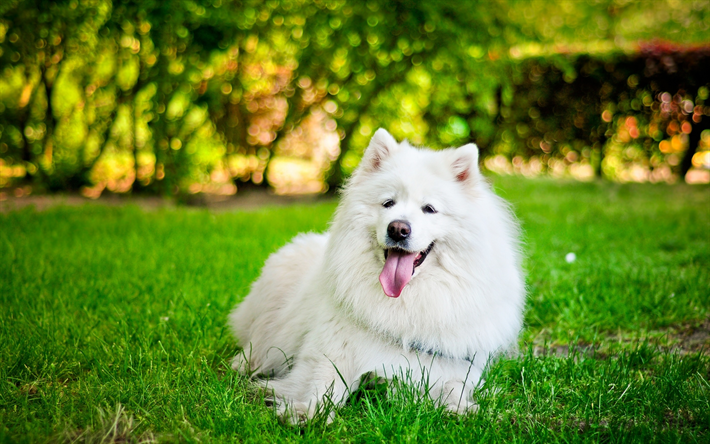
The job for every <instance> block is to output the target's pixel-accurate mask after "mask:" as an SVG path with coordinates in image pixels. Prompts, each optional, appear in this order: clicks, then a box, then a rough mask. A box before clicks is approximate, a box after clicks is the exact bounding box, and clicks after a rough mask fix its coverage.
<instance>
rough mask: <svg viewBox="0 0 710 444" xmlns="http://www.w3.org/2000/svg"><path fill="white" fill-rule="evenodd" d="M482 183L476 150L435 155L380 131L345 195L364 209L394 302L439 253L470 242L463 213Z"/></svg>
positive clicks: (382, 278)
mask: <svg viewBox="0 0 710 444" xmlns="http://www.w3.org/2000/svg"><path fill="white" fill-rule="evenodd" d="M480 181H481V177H480V173H479V170H478V148H477V147H476V145H474V144H469V145H465V146H463V147H461V148H456V149H446V150H441V151H433V150H427V149H417V148H413V147H412V146H410V145H409V144H408V143H407V142H406V141H405V142H402V143H397V141H396V140H395V139H394V138H393V137H392V136H391V135H390V134H389V133H388V132H387V131H385V130H384V129H379V130H377V132H376V133H375V135H374V136H373V138H372V140H371V142H370V145H369V146H368V148H367V150H366V151H365V154H364V156H363V159H362V162H361V163H360V165H359V166H358V168H357V170H356V171H355V173H354V174H353V177H352V180H351V181H350V183H349V185H348V187H347V189H346V191H345V193H346V195H347V197H349V198H352V199H353V201H354V203H355V204H356V205H357V206H358V207H359V208H361V209H362V211H360V212H359V215H360V216H359V218H362V219H361V220H359V221H357V222H356V221H353V223H362V224H363V225H364V226H365V227H366V229H367V230H368V236H370V238H371V239H372V247H373V249H374V250H376V254H377V260H379V261H380V263H381V265H382V271H381V273H380V277H379V279H380V283H381V284H382V289H383V290H384V292H385V294H387V296H390V297H398V296H399V295H400V294H401V293H402V291H403V289H404V288H405V286H406V285H407V284H408V283H409V281H410V280H411V279H412V278H413V277H415V276H416V275H417V273H418V272H419V271H420V267H421V269H425V268H426V267H427V266H434V265H430V263H432V262H434V260H433V259H429V260H427V258H430V257H436V255H437V254H440V251H438V250H442V249H444V246H446V248H449V247H450V246H451V244H455V243H456V242H457V237H460V236H468V235H469V234H468V233H469V230H468V227H466V226H465V224H466V223H467V219H468V217H467V215H466V212H468V211H470V208H471V202H472V201H473V200H475V196H476V189H477V186H478V184H479V183H480Z"/></svg>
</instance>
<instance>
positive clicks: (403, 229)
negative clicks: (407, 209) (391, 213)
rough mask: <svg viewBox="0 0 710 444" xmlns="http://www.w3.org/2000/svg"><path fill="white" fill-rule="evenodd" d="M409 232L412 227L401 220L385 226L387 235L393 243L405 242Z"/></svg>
mask: <svg viewBox="0 0 710 444" xmlns="http://www.w3.org/2000/svg"><path fill="white" fill-rule="evenodd" d="M411 232H412V227H411V226H410V225H409V224H408V223H407V222H405V221H403V220H393V221H392V222H390V224H389V225H388V226H387V235H388V236H389V237H390V239H392V240H393V241H395V242H399V241H403V240H405V239H406V238H408V237H409V233H411Z"/></svg>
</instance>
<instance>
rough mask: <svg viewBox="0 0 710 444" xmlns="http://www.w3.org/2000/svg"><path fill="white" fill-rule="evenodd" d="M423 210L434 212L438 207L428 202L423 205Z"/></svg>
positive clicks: (429, 212)
mask: <svg viewBox="0 0 710 444" xmlns="http://www.w3.org/2000/svg"><path fill="white" fill-rule="evenodd" d="M422 211H423V212H425V213H428V214H434V213H436V208H434V207H432V206H431V205H429V204H426V205H424V206H423V207H422Z"/></svg>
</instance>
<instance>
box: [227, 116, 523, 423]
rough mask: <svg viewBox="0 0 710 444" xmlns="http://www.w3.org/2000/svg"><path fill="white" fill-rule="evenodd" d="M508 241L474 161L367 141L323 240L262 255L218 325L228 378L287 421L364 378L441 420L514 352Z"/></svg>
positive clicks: (300, 239)
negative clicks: (411, 394) (427, 400)
mask: <svg viewBox="0 0 710 444" xmlns="http://www.w3.org/2000/svg"><path fill="white" fill-rule="evenodd" d="M517 238H518V227H517V224H516V222H515V220H514V218H513V216H512V215H511V213H510V211H509V210H508V207H507V205H506V203H505V202H504V201H503V200H502V199H500V198H498V197H497V196H496V195H495V194H494V193H493V192H492V191H491V189H490V186H489V185H488V183H487V182H486V181H485V179H484V178H483V177H482V176H481V174H480V172H479V170H478V148H477V147H476V145H473V144H469V145H466V146H463V147H461V148H458V149H447V150H443V151H432V150H427V149H417V148H413V147H411V146H410V145H409V144H408V143H407V142H406V141H405V142H402V143H397V142H396V141H395V139H394V138H393V137H392V136H391V135H390V134H389V133H388V132H387V131H385V130H383V129H380V130H378V131H377V132H376V133H375V135H374V137H373V138H372V141H371V142H370V146H369V147H368V148H367V150H366V151H365V154H364V156H363V159H362V162H361V164H360V165H359V166H358V168H357V170H356V171H355V172H354V174H353V176H352V178H351V179H350V181H349V182H348V184H347V186H346V187H345V190H344V191H343V194H342V200H341V202H340V205H339V206H338V209H337V211H336V213H335V218H334V220H333V222H332V225H331V227H330V229H329V230H328V232H327V233H325V234H303V235H299V236H297V237H296V238H295V239H294V240H293V242H291V243H290V244H288V245H286V246H285V247H283V248H281V249H280V250H279V251H277V252H276V253H274V254H273V255H272V256H271V257H270V258H269V259H268V260H267V261H266V265H265V266H264V269H263V271H262V274H261V277H260V278H259V279H258V280H257V281H256V282H255V283H254V284H253V286H252V289H251V293H250V294H249V295H248V296H247V297H246V299H245V300H244V302H242V303H241V304H240V305H239V306H238V307H237V308H236V309H235V310H234V311H233V312H232V313H231V315H230V325H231V327H232V329H233V331H234V334H235V335H236V337H237V339H238V342H239V345H240V346H241V347H243V352H242V353H240V354H239V355H237V356H236V357H235V358H234V361H233V364H232V365H233V368H234V369H235V370H238V371H240V372H243V373H245V374H249V375H253V374H260V375H266V376H269V377H270V379H269V380H268V381H264V380H262V384H263V385H264V386H268V387H269V388H270V389H271V393H272V396H273V401H274V402H275V403H276V405H277V406H278V409H279V411H280V413H281V414H282V415H285V416H287V417H288V418H289V419H290V420H291V421H299V420H300V421H303V420H306V419H308V418H311V417H312V416H313V415H314V414H315V412H316V411H317V408H318V406H319V405H321V404H322V403H323V401H324V400H325V397H327V399H329V400H331V401H333V402H334V403H335V404H336V405H337V404H342V403H343V402H345V400H346V399H347V397H348V395H349V393H350V392H351V391H352V390H354V389H355V388H356V387H357V386H358V384H359V383H360V381H361V377H362V376H363V375H366V374H370V375H375V376H376V377H378V378H391V377H392V376H393V375H401V374H405V375H408V376H409V377H411V378H412V380H413V381H415V382H420V383H423V384H425V385H426V388H427V389H428V390H427V392H428V393H429V395H430V396H431V397H432V398H433V399H434V400H436V401H437V402H442V403H444V405H446V407H447V408H448V409H450V410H453V411H456V412H464V411H466V410H467V409H469V408H471V407H473V406H475V404H474V401H473V399H472V390H473V389H474V388H475V387H476V386H477V385H478V383H479V381H480V379H481V375H482V372H483V369H484V367H485V365H486V363H487V361H488V360H489V359H490V358H491V357H493V356H495V355H496V354H499V353H501V352H505V351H507V350H509V349H510V348H511V347H514V346H515V344H516V341H517V337H518V334H519V332H520V329H521V327H522V313H523V308H524V304H525V285H524V281H523V275H522V272H521V266H520V255H519V251H518V239H517Z"/></svg>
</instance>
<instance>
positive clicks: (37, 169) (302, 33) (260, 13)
mask: <svg viewBox="0 0 710 444" xmlns="http://www.w3.org/2000/svg"><path fill="white" fill-rule="evenodd" d="M709 18H710V5H709V4H708V3H707V2H702V1H696V0H693V1H689V2H684V3H682V4H676V3H674V2H673V1H672V0H661V1H659V2H654V3H652V4H651V3H645V2H644V3H637V2H626V1H620V0H596V1H593V2H591V1H590V2H577V1H574V0H562V1H560V2H555V3H550V2H546V1H543V0H527V1H521V0H495V1H494V2H487V3H485V4H484V3H477V2H474V3H465V4H462V3H460V2H455V1H453V0H445V1H440V2H433V3H432V2H424V3H422V2H415V1H412V0H397V1H384V0H368V1H365V2H352V1H348V0H318V1H315V2H311V1H306V0H284V1H280V2H261V1H257V0H167V1H157V0H146V1H129V0H115V1H111V0H61V1H47V0H12V1H6V2H4V3H2V5H0V68H1V71H0V187H2V186H6V185H8V184H11V183H20V182H21V181H22V180H30V181H31V182H32V184H33V186H35V187H36V188H37V189H43V188H46V189H50V190H54V189H79V188H81V189H84V190H85V191H86V190H87V187H92V190H93V191H87V193H89V194H90V195H92V194H91V193H94V194H96V193H100V192H101V190H103V189H104V188H108V189H109V190H112V191H116V192H125V191H129V190H133V191H139V190H145V191H149V192H153V193H162V194H172V193H176V192H177V193H184V192H195V191H199V190H200V189H202V186H203V185H204V184H208V183H210V182H214V181H215V180H221V181H222V182H223V183H225V184H228V183H230V182H231V181H237V183H239V184H240V185H241V184H243V183H253V184H258V185H266V184H267V179H266V178H267V176H266V172H267V171H266V170H267V168H268V165H269V164H270V162H271V160H272V158H273V157H274V156H275V155H280V154H283V153H287V154H288V155H297V156H306V157H308V156H313V155H314V154H313V153H310V154H309V153H308V152H307V151H308V150H305V151H304V150H300V151H298V150H290V151H289V149H288V148H287V146H289V143H291V142H289V140H291V139H289V137H291V135H293V134H301V133H303V131H306V130H309V131H310V130H312V129H313V128H315V126H313V121H314V120H313V119H314V118H315V117H317V118H318V119H321V121H323V122H325V123H324V124H323V129H322V131H324V134H325V133H327V132H330V133H331V134H332V132H333V131H337V134H338V135H339V137H340V139H341V143H340V151H339V153H331V154H332V157H328V159H326V160H327V161H326V162H325V163H323V164H321V163H319V164H318V165H319V168H328V167H327V165H330V167H329V171H325V172H323V174H322V176H323V178H325V179H326V180H327V181H328V183H329V185H330V186H331V187H332V186H337V185H338V184H340V183H341V182H342V180H343V178H344V177H345V176H346V175H347V174H348V173H349V172H350V171H351V170H352V168H354V166H355V165H356V164H357V162H358V161H359V158H360V156H361V154H362V150H363V149H364V147H365V146H366V144H367V141H368V139H369V137H370V136H371V134H372V133H373V132H374V130H375V129H376V127H378V126H385V127H387V128H388V129H389V130H390V131H392V132H393V133H394V134H395V136H397V137H398V138H408V139H410V140H411V141H412V142H413V143H416V144H426V145H431V146H434V147H444V146H451V145H459V144H463V143H466V142H468V141H470V140H474V141H476V142H477V143H478V144H479V146H480V147H481V148H482V151H483V154H484V157H485V156H488V155H493V154H500V155H504V156H507V157H508V158H510V159H515V158H516V157H517V158H518V160H517V161H518V162H520V159H523V160H525V159H531V158H535V159H537V160H538V161H539V162H540V165H543V166H542V169H543V170H544V169H545V168H548V167H549V168H552V166H551V165H553V166H554V165H560V164H559V162H558V163H555V162H557V161H558V160H559V161H563V162H566V164H583V165H589V166H590V168H592V169H593V170H594V171H596V172H597V174H602V172H604V173H605V174H607V175H608V176H609V177H617V176H618V174H620V173H618V171H621V170H619V168H622V169H623V168H624V165H626V164H629V165H630V164H632V163H634V162H642V163H643V162H645V163H646V164H648V165H657V166H659V167H661V166H663V167H666V166H669V165H670V167H671V168H672V169H673V170H674V171H675V172H676V173H677V174H679V175H682V174H683V173H684V171H686V170H687V169H688V168H689V167H690V165H691V164H692V162H693V159H698V158H699V157H697V156H695V157H694V154H695V151H694V150H696V149H697V147H698V146H700V145H702V144H703V143H704V142H702V140H704V139H703V138H702V137H701V133H702V130H703V129H708V123H707V121H708V117H707V116H708V114H709V113H708V112H707V106H706V105H705V102H704V101H705V100H706V99H707V97H706V96H707V86H708V85H707V83H708V81H707V78H706V74H704V73H705V72H707V71H706V70H707V67H706V66H707V49H706V48H707V46H703V44H698V45H695V46H692V45H691V46H688V45H687V44H685V45H680V46H673V45H671V46H663V45H661V44H655V45H651V46H641V47H640V46H638V44H637V42H638V41H639V40H643V39H648V38H649V37H659V38H665V39H668V40H674V41H679V42H686V43H688V42H691V43H692V42H699V43H703V42H705V43H706V42H707V40H708V37H707V36H708V35H709V31H710V24H709V23H710V20H708V19H709ZM654 70H655V71H654ZM673 70H675V71H673ZM704 70H705V71H704ZM704 76H705V77H704ZM323 116H325V117H323ZM323 119H325V120H323ZM316 120H317V119H316ZM309 125H310V126H309ZM308 128H310V129H308ZM666 136H667V137H666ZM323 137H325V136H323ZM622 139H624V140H622ZM686 146H687V147H689V148H688V149H685V147H686ZM311 151H312V150H311ZM294 153H295V154H294ZM610 153H611V154H613V156H612V157H613V159H617V160H618V159H621V160H620V162H621V163H622V164H618V162H617V160H614V161H613V162H612V161H611V160H608V161H607V160H605V159H606V157H607V155H608V154H610ZM620 153H621V154H620ZM331 154H328V156H331ZM703 158H704V157H703ZM331 159H332V161H331ZM614 162H616V163H614ZM321 165H326V166H325V167H324V166H321ZM653 168H655V166H654V167H653ZM23 177H24V179H23ZM231 186H232V188H229V187H227V190H228V191H229V190H230V189H233V188H234V185H233V184H232V185H231ZM96 195H97V194H96Z"/></svg>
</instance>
